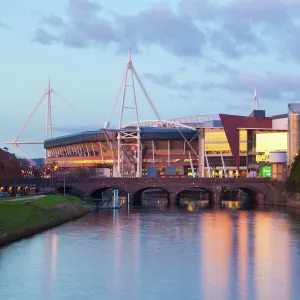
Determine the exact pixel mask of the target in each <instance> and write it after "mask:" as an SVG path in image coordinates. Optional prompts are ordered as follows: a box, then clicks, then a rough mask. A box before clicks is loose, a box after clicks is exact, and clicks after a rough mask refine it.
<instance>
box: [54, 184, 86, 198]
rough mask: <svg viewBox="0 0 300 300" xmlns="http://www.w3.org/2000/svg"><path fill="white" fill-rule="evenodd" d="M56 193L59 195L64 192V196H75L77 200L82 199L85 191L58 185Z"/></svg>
mask: <svg viewBox="0 0 300 300" xmlns="http://www.w3.org/2000/svg"><path fill="white" fill-rule="evenodd" d="M56 191H57V192H58V193H59V194H64V192H66V194H69V195H72V196H76V197H78V198H84V197H85V195H86V190H84V189H83V188H80V187H78V186H76V185H72V184H66V185H65V186H63V185H59V186H57V187H56Z"/></svg>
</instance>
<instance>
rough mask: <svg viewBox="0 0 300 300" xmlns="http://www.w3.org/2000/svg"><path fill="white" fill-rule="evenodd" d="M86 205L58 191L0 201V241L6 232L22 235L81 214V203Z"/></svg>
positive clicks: (83, 210)
mask: <svg viewBox="0 0 300 300" xmlns="http://www.w3.org/2000/svg"><path fill="white" fill-rule="evenodd" d="M15 199H18V200H19V199H20V198H15ZM26 201H31V202H32V205H25V204H24V202H26ZM59 205H60V206H59ZM87 205H88V204H87V203H86V202H84V201H81V200H80V199H78V198H75V197H70V196H67V197H64V196H61V195H48V196H45V197H43V198H39V199H32V200H31V199H28V200H27V199H26V198H24V199H21V200H20V201H13V200H7V201H0V245H1V240H2V242H3V240H4V242H5V239H6V238H7V237H9V235H14V236H16V235H17V236H19V237H22V236H26V235H28V234H29V233H30V232H38V231H41V230H43V229H46V228H51V227H53V226H55V225H58V224H60V223H63V222H66V221H68V220H71V219H74V218H76V217H79V216H81V215H84V214H85V213H86V212H87V209H86V208H84V207H83V206H87ZM63 207H69V208H70V209H69V210H68V209H64V208H63Z"/></svg>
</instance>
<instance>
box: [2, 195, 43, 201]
mask: <svg viewBox="0 0 300 300" xmlns="http://www.w3.org/2000/svg"><path fill="white" fill-rule="evenodd" d="M44 197H45V195H37V196H32V197H19V198H11V199H7V200H3V201H24V200H25V201H27V200H38V199H40V198H44Z"/></svg>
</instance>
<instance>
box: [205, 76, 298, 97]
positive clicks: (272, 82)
mask: <svg viewBox="0 0 300 300" xmlns="http://www.w3.org/2000/svg"><path fill="white" fill-rule="evenodd" d="M299 80H300V78H299V77H295V76H293V75H291V74H285V75H272V74H269V75H266V76H258V75H243V76H232V77H230V78H229V79H227V80H226V81H224V82H220V83H215V82H206V83H204V85H205V86H206V88H209V89H214V88H215V89H222V90H226V91H229V92H231V93H235V94H242V93H244V94H245V93H249V97H251V95H252V94H253V91H254V88H256V89H257V94H258V96H259V97H260V96H261V97H262V98H264V99H268V100H285V99H286V100H290V99H291V98H295V97H296V96H297V95H300V85H299ZM251 93H252V94H251Z"/></svg>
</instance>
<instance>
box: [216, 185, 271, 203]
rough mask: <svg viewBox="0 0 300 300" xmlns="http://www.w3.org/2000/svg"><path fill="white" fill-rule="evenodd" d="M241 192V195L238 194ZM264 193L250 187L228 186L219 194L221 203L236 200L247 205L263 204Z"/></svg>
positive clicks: (255, 187) (257, 188)
mask: <svg viewBox="0 0 300 300" xmlns="http://www.w3.org/2000/svg"><path fill="white" fill-rule="evenodd" d="M240 191H242V194H241V193H240ZM265 196H266V191H265V190H263V189H261V188H259V187H257V186H252V185H247V184H236V185H229V186H228V187H226V188H225V189H224V190H222V192H221V199H220V200H221V201H226V200H238V201H243V202H248V203H263V201H264V198H265Z"/></svg>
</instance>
